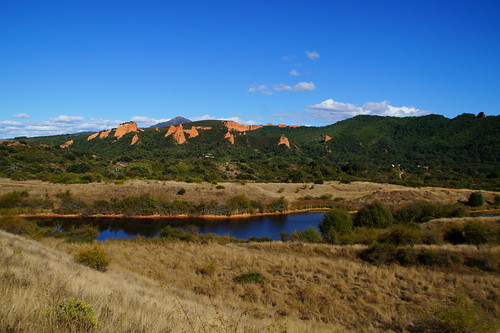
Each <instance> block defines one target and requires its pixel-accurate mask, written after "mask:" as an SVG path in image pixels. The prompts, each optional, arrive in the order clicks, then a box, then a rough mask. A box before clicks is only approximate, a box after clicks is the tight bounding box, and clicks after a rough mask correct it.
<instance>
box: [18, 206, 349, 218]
mask: <svg viewBox="0 0 500 333" xmlns="http://www.w3.org/2000/svg"><path fill="white" fill-rule="evenodd" d="M324 210H328V209H322V208H307V209H298V210H288V211H284V212H274V213H255V214H234V215H189V214H178V215H159V214H155V215H132V216H126V215H124V214H93V215H86V216H84V215H82V214H53V213H40V214H18V215H16V216H17V217H25V218H34V217H43V218H69V219H77V218H111V219H122V218H127V219H143V220H159V219H187V218H197V219H205V220H227V219H245V218H250V217H260V216H274V215H290V214H300V213H309V212H314V211H324ZM349 213H350V214H354V213H356V211H353V212H349Z"/></svg>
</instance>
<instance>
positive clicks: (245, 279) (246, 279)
mask: <svg viewBox="0 0 500 333" xmlns="http://www.w3.org/2000/svg"><path fill="white" fill-rule="evenodd" d="M233 281H234V282H236V283H256V284H262V283H263V282H264V277H263V276H262V274H260V273H258V272H252V273H246V274H242V275H238V276H237V277H235V278H234V279H233Z"/></svg>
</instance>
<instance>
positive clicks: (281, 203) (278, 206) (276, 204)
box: [267, 197, 289, 212]
mask: <svg viewBox="0 0 500 333" xmlns="http://www.w3.org/2000/svg"><path fill="white" fill-rule="evenodd" d="M288 207H289V203H288V200H286V199H285V197H280V198H278V199H275V200H273V201H271V203H270V204H269V205H267V211H268V212H284V211H287V210H288Z"/></svg>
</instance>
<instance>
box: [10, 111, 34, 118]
mask: <svg viewBox="0 0 500 333" xmlns="http://www.w3.org/2000/svg"><path fill="white" fill-rule="evenodd" d="M12 117H14V118H29V117H30V115H29V114H27V113H24V112H21V113H16V114H14V115H12Z"/></svg>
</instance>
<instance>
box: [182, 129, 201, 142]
mask: <svg viewBox="0 0 500 333" xmlns="http://www.w3.org/2000/svg"><path fill="white" fill-rule="evenodd" d="M184 133H187V134H189V138H190V139H191V138H195V137H197V136H198V135H200V132H198V130H197V129H196V127H195V126H193V127H191V129H188V130H184Z"/></svg>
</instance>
